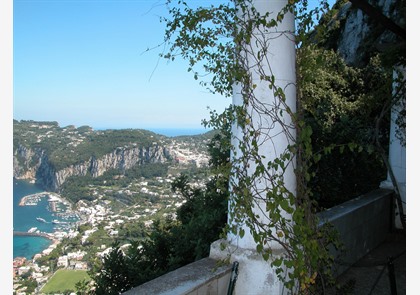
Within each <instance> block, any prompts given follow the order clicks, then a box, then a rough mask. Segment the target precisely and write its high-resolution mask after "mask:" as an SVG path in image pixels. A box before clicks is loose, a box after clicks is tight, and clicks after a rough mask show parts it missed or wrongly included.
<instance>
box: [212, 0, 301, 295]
mask: <svg viewBox="0 0 420 295" xmlns="http://www.w3.org/2000/svg"><path fill="white" fill-rule="evenodd" d="M286 4H287V0H280V1H279V0H277V1H267V0H254V1H253V5H254V7H255V9H256V11H258V12H259V13H261V15H264V14H265V13H266V12H268V13H270V17H273V18H276V17H277V14H278V12H280V11H281V9H282V8H283V7H284V6H285V5H286ZM240 13H241V12H240V11H239V14H240ZM294 33H295V19H294V15H293V14H292V13H287V14H286V15H285V17H284V19H283V20H282V22H281V23H280V24H279V25H278V26H277V27H274V28H270V30H269V31H263V32H260V31H258V30H256V31H255V33H254V34H253V37H252V38H251V42H250V44H249V46H248V47H247V48H245V50H243V51H242V57H244V58H245V59H246V60H247V67H248V68H249V73H250V75H251V77H252V84H255V85H256V87H255V89H254V90H253V93H254V95H255V98H257V99H258V102H259V104H258V105H248V106H247V109H246V111H247V113H248V115H249V116H250V118H251V120H250V122H249V124H250V125H249V126H248V127H245V128H250V129H257V130H260V131H261V135H260V136H259V137H258V146H259V154H261V155H264V156H265V159H264V160H263V162H264V164H267V163H268V162H269V161H273V160H274V159H276V158H278V157H279V156H280V155H281V154H282V153H284V151H285V150H286V149H287V147H288V145H289V144H293V143H294V142H293V141H294V140H295V138H296V130H295V128H294V127H293V124H292V120H291V117H290V115H289V114H288V112H287V111H284V106H282V103H281V102H280V101H279V98H278V97H276V96H274V94H273V90H272V89H270V88H269V83H268V82H266V81H261V79H260V74H261V73H260V71H259V69H260V70H261V69H263V71H264V72H265V73H266V74H267V75H273V76H274V77H275V85H276V86H277V87H280V88H281V89H282V90H283V92H284V93H285V97H286V105H287V106H288V107H289V108H290V110H291V111H292V112H293V113H294V112H295V111H296V71H295V58H296V55H295V42H294ZM262 43H264V44H266V45H267V49H268V52H267V54H266V57H265V58H263V59H262V60H260V61H258V60H257V58H256V56H255V55H257V52H258V51H259V50H261V49H262V48H261V44H262ZM257 63H258V66H256V65H257ZM242 92H243V91H242V88H241V86H240V85H236V86H235V87H234V89H233V104H234V105H242V104H243V97H242V96H243V93H242ZM260 108H262V110H261V109H260ZM282 109H283V111H282ZM265 111H270V112H275V113H277V114H278V115H279V114H281V115H280V116H279V121H282V122H283V123H284V124H287V125H289V126H290V128H288V129H287V132H285V130H284V129H283V127H282V126H281V124H280V122H279V121H277V122H276V121H275V120H274V121H273V117H272V115H268V114H265ZM246 132H247V130H245V131H244V130H242V129H241V128H240V127H238V126H237V125H234V126H233V128H232V133H233V134H232V145H233V147H232V148H233V151H232V157H235V156H234V154H235V152H236V153H237V154H236V157H237V158H238V157H241V156H242V154H241V151H240V150H239V145H240V142H241V140H242V139H243V135H244V133H246ZM286 133H287V134H286ZM245 156H246V155H245ZM249 164H250V165H249V167H248V168H247V173H248V175H252V174H253V172H254V171H255V165H254V163H253V162H252V160H251V161H250V162H249ZM294 166H295V162H294V161H292V163H291V164H290V165H289V166H288V168H287V169H286V171H285V172H284V173H283V177H284V181H285V186H286V188H287V189H288V190H289V191H290V192H292V193H293V194H294V195H296V176H295V173H294V168H295V167H294ZM272 173H278V171H272ZM233 177H234V176H233ZM232 181H234V182H235V181H236V180H235V179H232ZM267 185H268V186H270V184H269V183H267V182H266V181H264V180H263V179H260V180H259V179H257V180H256V187H257V189H262V188H264V186H267ZM259 196H260V197H261V196H262V197H264V193H261V194H259ZM231 205H232V204H230V208H231ZM259 206H260V208H261V210H264V208H265V206H264V202H263V201H262V202H260V203H259ZM258 210H259V209H254V213H256V214H258V215H260V216H261V220H262V221H263V222H264V219H263V217H262V216H264V215H265V214H263V213H264V212H261V213H260V212H256V211H258ZM282 214H283V216H287V213H286V212H283V213H282ZM228 222H230V223H232V221H231V220H228ZM244 229H245V235H244V236H243V237H242V238H241V237H240V236H236V235H233V234H229V235H228V241H226V243H227V245H226V246H227V249H226V250H224V251H222V250H220V247H219V246H220V243H221V241H218V242H216V243H214V244H213V245H212V249H211V253H210V257H213V258H226V255H228V254H229V255H231V256H230V261H231V262H233V261H238V262H239V275H238V280H237V282H236V285H235V294H238V295H239V294H240V295H247V294H250V295H251V294H252V295H258V294H287V292H285V291H286V290H284V286H283V284H282V283H281V282H280V281H279V279H278V278H277V276H276V273H275V271H274V270H273V269H272V268H271V266H270V262H266V261H264V259H263V258H262V257H261V255H260V254H259V253H257V252H256V243H255V242H254V239H253V237H252V235H251V234H250V231H249V229H247V228H246V227H245V228H244ZM270 246H271V248H272V249H274V250H275V254H276V255H283V249H282V248H281V246H280V244H273V245H270ZM282 292H284V293H282Z"/></svg>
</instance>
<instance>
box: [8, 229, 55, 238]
mask: <svg viewBox="0 0 420 295" xmlns="http://www.w3.org/2000/svg"><path fill="white" fill-rule="evenodd" d="M13 235H14V236H26V237H42V238H47V239H50V240H54V237H53V236H52V235H50V234H47V233H36V232H33V233H30V232H27V231H15V230H14V231H13Z"/></svg>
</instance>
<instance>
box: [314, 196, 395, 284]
mask: <svg viewBox="0 0 420 295" xmlns="http://www.w3.org/2000/svg"><path fill="white" fill-rule="evenodd" d="M392 195H393V191H392V190H387V189H378V190H374V191H372V192H370V193H368V194H365V195H362V196H360V197H357V198H355V199H353V200H350V201H347V202H345V203H343V204H340V205H338V206H335V207H333V208H331V209H329V210H326V211H323V212H321V213H319V214H318V217H319V218H320V219H321V223H320V226H322V225H323V224H324V223H325V222H327V221H329V222H330V223H331V224H332V225H334V227H335V228H336V229H337V230H338V231H339V233H340V237H341V241H342V242H343V243H344V247H345V252H343V253H342V254H338V253H337V252H336V251H334V250H333V249H332V250H331V251H332V253H333V254H334V255H335V257H336V259H335V262H336V267H337V269H336V272H335V273H336V274H337V276H338V275H340V274H342V273H343V272H344V271H346V270H347V269H348V268H349V267H350V266H351V265H352V264H354V263H355V262H357V261H358V260H359V259H360V258H362V257H363V256H364V255H366V254H367V253H368V252H369V251H371V250H373V249H374V248H376V247H377V246H379V245H380V244H381V243H382V242H384V241H385V239H386V236H387V234H388V233H389V232H390V231H391V227H392V224H393V214H392Z"/></svg>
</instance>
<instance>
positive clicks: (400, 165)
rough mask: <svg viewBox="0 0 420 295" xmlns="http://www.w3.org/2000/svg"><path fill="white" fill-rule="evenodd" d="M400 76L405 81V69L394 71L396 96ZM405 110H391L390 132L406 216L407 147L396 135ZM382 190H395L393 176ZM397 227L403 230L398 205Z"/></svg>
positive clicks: (391, 156) (391, 153)
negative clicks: (402, 112)
mask: <svg viewBox="0 0 420 295" xmlns="http://www.w3.org/2000/svg"><path fill="white" fill-rule="evenodd" d="M399 74H402V76H403V79H405V68H401V67H399V68H397V69H396V70H394V80H395V82H394V84H393V88H394V94H395V89H397V88H398V86H399V85H398V81H396V79H397V77H398V75H399ZM401 108H403V106H402V105H401V103H396V104H395V105H394V106H393V107H392V108H391V126H390V131H389V155H388V158H389V165H390V166H391V169H392V173H393V174H394V177H395V180H396V182H397V186H398V191H399V192H400V194H401V199H402V201H403V212H404V214H405V212H406V211H405V201H406V163H405V162H406V154H405V153H406V152H405V146H404V145H403V144H401V141H400V140H399V139H398V138H397V136H396V133H397V129H398V125H397V123H396V120H397V117H398V113H399V111H400V110H401ZM380 187H381V188H388V189H394V184H393V183H392V179H391V176H390V174H389V172H388V177H387V179H386V180H385V181H383V182H382V183H381V185H380ZM395 206H396V209H395V214H396V216H395V226H396V228H400V229H402V228H403V225H402V224H401V220H400V218H399V211H398V204H395Z"/></svg>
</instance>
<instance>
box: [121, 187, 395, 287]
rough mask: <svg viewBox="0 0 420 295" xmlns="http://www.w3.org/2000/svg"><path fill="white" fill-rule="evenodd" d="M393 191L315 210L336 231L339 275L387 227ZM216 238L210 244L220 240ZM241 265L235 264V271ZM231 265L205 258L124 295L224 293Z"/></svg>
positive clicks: (380, 237)
mask: <svg viewBox="0 0 420 295" xmlns="http://www.w3.org/2000/svg"><path fill="white" fill-rule="evenodd" d="M392 195H393V191H391V190H387V189H378V190H374V191H372V192H370V193H368V194H365V195H362V196H360V197H357V198H355V199H353V200H350V201H348V202H345V203H343V204H341V205H338V206H335V207H333V208H331V209H328V210H326V211H323V212H321V213H319V214H318V216H319V218H320V220H321V222H320V226H322V225H323V224H325V222H330V223H331V224H332V225H334V227H335V228H336V229H337V230H338V231H339V233H340V237H341V241H342V242H343V244H344V247H345V252H344V253H342V254H340V255H339V254H338V253H337V252H335V251H334V250H333V249H332V250H331V251H332V253H333V254H334V255H335V257H336V266H337V270H336V272H335V274H336V275H337V276H339V275H340V274H342V273H343V272H344V271H345V270H347V269H348V268H349V267H350V266H351V265H352V264H354V263H355V262H357V261H358V260H359V259H360V258H362V257H363V256H364V255H366V254H367V253H368V252H369V251H371V250H372V249H374V248H375V247H376V246H378V245H380V244H381V243H382V242H383V241H384V240H385V238H386V236H387V234H388V233H389V232H390V230H391V226H392V224H393V217H392V214H391V212H392V210H391V209H392ZM220 243H221V241H220V240H219V241H216V242H215V243H214V244H213V247H216V246H215V245H218V244H220ZM240 268H241V265H240V264H239V273H240V272H241V270H240ZM231 274H232V265H222V266H219V265H218V263H217V260H216V259H212V258H205V259H202V260H199V261H196V262H193V263H191V264H188V265H186V266H184V267H181V268H179V269H177V270H174V271H172V272H169V273H167V274H165V275H163V276H161V277H158V278H156V279H154V280H152V281H150V282H147V283H145V284H143V285H141V286H138V287H135V288H134V289H132V290H130V291H127V292H125V293H123V294H124V295H140V294H147V295H158V294H159V295H199V294H206V295H221V294H223V295H226V294H227V291H228V288H229V283H230V279H231V277H232V276H231Z"/></svg>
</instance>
